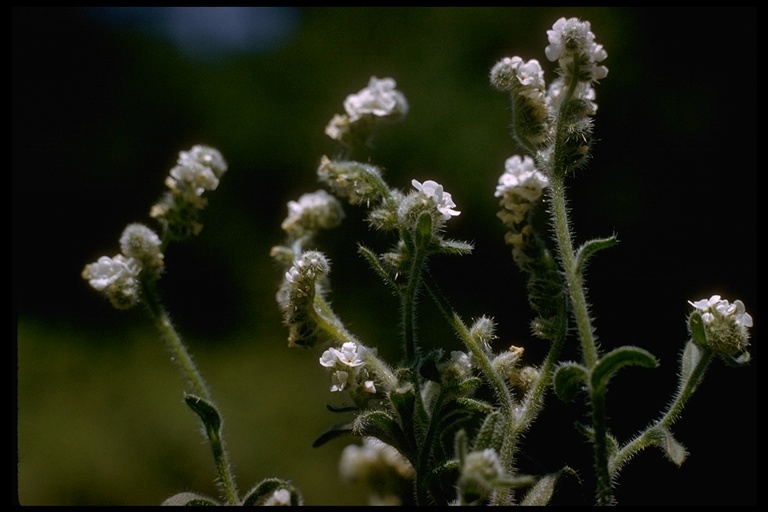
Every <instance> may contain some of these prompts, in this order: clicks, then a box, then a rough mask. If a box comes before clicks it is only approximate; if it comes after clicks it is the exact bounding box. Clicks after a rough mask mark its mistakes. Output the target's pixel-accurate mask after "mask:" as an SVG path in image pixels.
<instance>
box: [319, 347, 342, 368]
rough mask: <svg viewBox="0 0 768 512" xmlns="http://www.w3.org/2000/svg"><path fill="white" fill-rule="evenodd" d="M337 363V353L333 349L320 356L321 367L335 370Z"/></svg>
mask: <svg viewBox="0 0 768 512" xmlns="http://www.w3.org/2000/svg"><path fill="white" fill-rule="evenodd" d="M336 361H338V358H337V357H336V353H335V352H333V351H332V350H331V349H328V350H326V351H325V352H323V355H322V356H320V366H325V367H326V368H333V366H334V365H335V364H336Z"/></svg>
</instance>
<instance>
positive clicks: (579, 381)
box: [553, 362, 588, 402]
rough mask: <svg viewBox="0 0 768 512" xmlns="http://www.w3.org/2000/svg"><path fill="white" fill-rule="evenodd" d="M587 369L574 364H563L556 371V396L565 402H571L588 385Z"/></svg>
mask: <svg viewBox="0 0 768 512" xmlns="http://www.w3.org/2000/svg"><path fill="white" fill-rule="evenodd" d="M587 374H588V373H587V369H586V368H584V367H583V366H581V365H580V364H577V363H574V362H567V363H562V364H561V365H559V366H558V368H557V370H555V378H554V381H553V382H554V386H555V394H556V395H557V396H558V398H560V400H562V401H564V402H571V401H573V399H574V398H576V394H577V393H578V392H579V391H580V390H581V389H582V388H583V387H584V386H585V385H586V383H587Z"/></svg>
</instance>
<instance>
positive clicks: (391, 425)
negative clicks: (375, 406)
mask: <svg viewBox="0 0 768 512" xmlns="http://www.w3.org/2000/svg"><path fill="white" fill-rule="evenodd" d="M352 428H353V432H354V433H355V434H356V435H360V436H370V437H375V438H376V439H378V440H380V441H383V442H385V443H387V444H388V445H391V446H394V447H395V448H396V449H397V451H399V452H400V453H402V454H403V455H404V456H406V457H408V455H409V454H411V453H413V449H412V446H411V445H410V443H408V438H407V437H406V435H405V433H404V432H403V429H402V428H400V425H399V424H398V423H397V421H395V419H394V418H393V417H392V416H390V415H389V414H387V413H386V412H384V411H367V412H364V413H362V414H360V416H358V417H357V418H356V419H355V421H354V424H353V427H352Z"/></svg>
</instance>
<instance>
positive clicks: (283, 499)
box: [264, 489, 291, 507]
mask: <svg viewBox="0 0 768 512" xmlns="http://www.w3.org/2000/svg"><path fill="white" fill-rule="evenodd" d="M290 504H291V492H290V491H289V490H288V489H278V490H276V491H275V492H273V493H272V496H270V497H269V498H267V499H266V500H264V506H265V507H281V506H282V507H287V506H290Z"/></svg>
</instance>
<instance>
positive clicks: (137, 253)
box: [120, 223, 164, 274]
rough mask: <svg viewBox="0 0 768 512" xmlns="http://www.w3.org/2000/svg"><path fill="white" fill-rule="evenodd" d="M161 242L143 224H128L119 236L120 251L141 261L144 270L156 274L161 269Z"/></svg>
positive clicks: (155, 234)
mask: <svg viewBox="0 0 768 512" xmlns="http://www.w3.org/2000/svg"><path fill="white" fill-rule="evenodd" d="M161 246H162V242H161V240H160V237H159V236H157V233H155V232H154V231H152V230H151V229H150V228H148V227H147V226H145V225H143V224H139V223H134V224H129V225H128V226H126V228H125V229H124V230H123V234H122V235H121V236H120V251H121V252H122V253H123V254H124V255H126V256H129V257H132V258H136V259H137V260H139V261H141V263H142V265H143V266H144V268H147V269H152V270H153V271H154V272H156V273H158V274H159V272H161V271H162V269H163V258H164V256H163V253H162V252H161V251H160V247H161Z"/></svg>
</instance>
